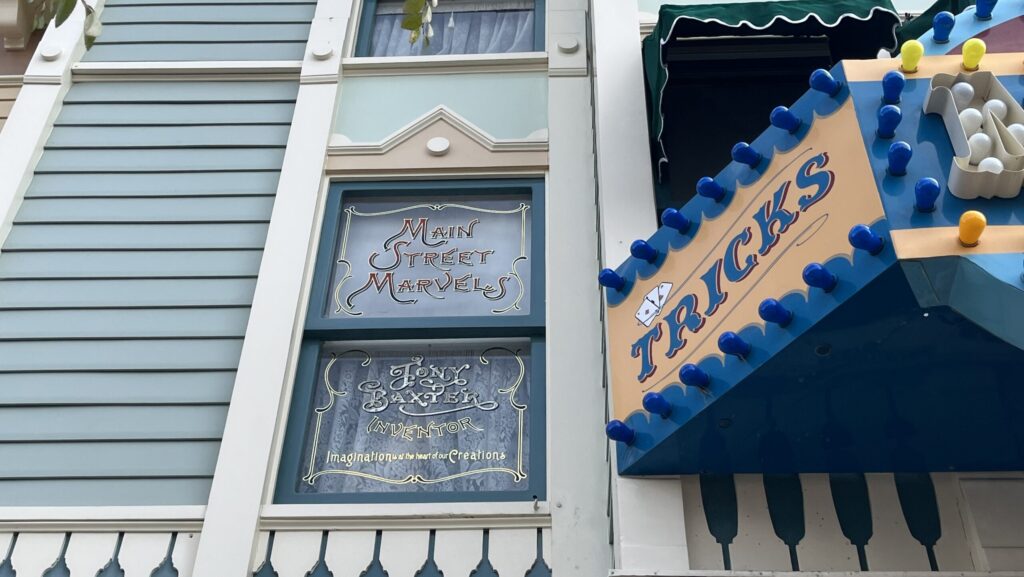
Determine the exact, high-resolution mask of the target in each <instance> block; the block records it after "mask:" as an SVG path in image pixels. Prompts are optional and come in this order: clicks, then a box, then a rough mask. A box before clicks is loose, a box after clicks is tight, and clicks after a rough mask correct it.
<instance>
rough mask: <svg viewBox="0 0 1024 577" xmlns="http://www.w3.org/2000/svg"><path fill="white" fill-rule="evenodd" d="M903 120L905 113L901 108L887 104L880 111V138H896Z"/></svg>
mask: <svg viewBox="0 0 1024 577" xmlns="http://www.w3.org/2000/svg"><path fill="white" fill-rule="evenodd" d="M901 120H903V111H901V110H900V107H899V106H893V105H892V104H886V105H885V106H883V107H881V108H879V109H878V137H879V138H892V137H893V136H896V127H897V126H899V125H900V121H901Z"/></svg>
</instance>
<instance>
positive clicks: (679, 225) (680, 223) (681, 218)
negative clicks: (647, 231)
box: [661, 208, 690, 233]
mask: <svg viewBox="0 0 1024 577" xmlns="http://www.w3.org/2000/svg"><path fill="white" fill-rule="evenodd" d="M661 224H663V225H665V226H668V227H672V228H674V229H676V230H678V231H679V232H681V233H682V232H686V231H688V230H690V219H688V218H686V215H684V214H683V213H681V212H679V211H678V210H676V209H674V208H666V209H665V212H662V213H661Z"/></svg>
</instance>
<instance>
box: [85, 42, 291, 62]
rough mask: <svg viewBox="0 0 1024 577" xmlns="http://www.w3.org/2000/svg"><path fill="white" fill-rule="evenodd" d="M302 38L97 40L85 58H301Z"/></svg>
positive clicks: (162, 59)
mask: <svg viewBox="0 0 1024 577" xmlns="http://www.w3.org/2000/svg"><path fill="white" fill-rule="evenodd" d="M305 50H306V43H305V42H265V41H253V42H240V43H225V42H221V43H213V42H208V43H201V44H175V43H169V42H168V43H153V44H97V45H95V46H93V47H92V49H90V50H89V52H87V53H86V54H85V57H83V58H82V61H84V62H178V61H200V60H225V61H227V60H232V61H238V60H244V61H249V60H271V61H276V60H295V61H299V60H302V57H303V55H304V54H305Z"/></svg>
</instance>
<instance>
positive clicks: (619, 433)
mask: <svg viewBox="0 0 1024 577" xmlns="http://www.w3.org/2000/svg"><path fill="white" fill-rule="evenodd" d="M604 432H605V434H606V435H608V438H609V439H611V440H613V441H618V442H620V443H625V444H627V445H632V444H633V441H634V440H635V439H636V431H634V430H633V429H632V428H631V427H630V426H629V425H627V424H626V423H623V422H622V421H620V420H618V419H614V420H611V421H608V424H607V425H605V427H604Z"/></svg>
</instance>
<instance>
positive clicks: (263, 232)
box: [5, 223, 267, 251]
mask: <svg viewBox="0 0 1024 577" xmlns="http://www.w3.org/2000/svg"><path fill="white" fill-rule="evenodd" d="M266 238H267V225H266V224H258V223H222V224H56V225H50V224H32V225H29V224H22V225H21V226H18V227H15V228H14V229H13V230H12V231H11V234H10V236H9V237H8V239H7V244H6V246H5V250H7V251H24V250H77V251H82V250H199V249H256V250H259V249H262V248H263V243H264V241H265V240H266Z"/></svg>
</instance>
